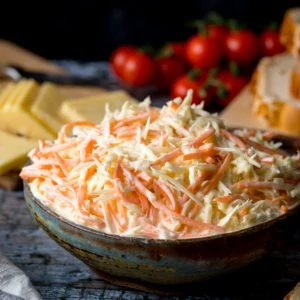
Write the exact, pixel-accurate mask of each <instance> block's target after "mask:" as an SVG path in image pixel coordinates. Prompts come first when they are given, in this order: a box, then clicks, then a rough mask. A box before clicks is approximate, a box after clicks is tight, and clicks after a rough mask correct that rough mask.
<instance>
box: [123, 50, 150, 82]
mask: <svg viewBox="0 0 300 300" xmlns="http://www.w3.org/2000/svg"><path fill="white" fill-rule="evenodd" d="M154 71H155V63H154V60H153V59H152V58H151V57H150V56H149V55H147V54H146V53H143V52H139V51H136V52H133V53H130V54H129V55H128V57H127V58H126V61H125V63H124V66H123V69H122V71H121V74H120V75H121V78H122V79H123V80H124V81H126V82H127V83H129V84H131V85H135V86H144V85H147V84H150V83H151V82H152V79H153V75H154Z"/></svg>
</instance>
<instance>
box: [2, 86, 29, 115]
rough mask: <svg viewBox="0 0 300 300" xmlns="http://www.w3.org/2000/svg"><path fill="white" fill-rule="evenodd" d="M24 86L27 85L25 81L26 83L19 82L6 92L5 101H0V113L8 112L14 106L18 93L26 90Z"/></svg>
mask: <svg viewBox="0 0 300 300" xmlns="http://www.w3.org/2000/svg"><path fill="white" fill-rule="evenodd" d="M26 85H27V80H26V81H25V80H24V81H23V80H21V81H20V82H18V83H17V84H15V85H14V86H13V88H12V89H11V90H10V91H8V94H7V95H6V99H3V100H0V102H1V103H2V105H1V107H0V109H1V110H2V111H9V110H10V109H11V108H12V107H13V106H14V103H15V101H16V98H17V97H18V95H19V94H20V92H22V90H23V89H24V87H25V88H26Z"/></svg>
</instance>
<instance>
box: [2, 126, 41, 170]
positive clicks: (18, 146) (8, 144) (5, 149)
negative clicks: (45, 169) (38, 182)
mask: <svg viewBox="0 0 300 300" xmlns="http://www.w3.org/2000/svg"><path fill="white" fill-rule="evenodd" d="M36 146H37V141H34V140H28V139H25V138H21V137H17V136H15V135H12V134H9V133H6V132H3V131H0V175H2V174H4V173H6V172H8V171H10V170H14V169H19V168H20V166H22V165H23V164H24V163H25V162H26V160H27V159H28V158H27V153H28V152H29V151H30V150H31V149H33V148H34V147H36Z"/></svg>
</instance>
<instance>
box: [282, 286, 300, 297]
mask: <svg viewBox="0 0 300 300" xmlns="http://www.w3.org/2000/svg"><path fill="white" fill-rule="evenodd" d="M299 299H300V282H298V284H297V285H296V286H295V287H294V288H293V289H292V290H291V291H290V292H289V293H288V294H287V295H286V296H285V297H284V299H283V300H299Z"/></svg>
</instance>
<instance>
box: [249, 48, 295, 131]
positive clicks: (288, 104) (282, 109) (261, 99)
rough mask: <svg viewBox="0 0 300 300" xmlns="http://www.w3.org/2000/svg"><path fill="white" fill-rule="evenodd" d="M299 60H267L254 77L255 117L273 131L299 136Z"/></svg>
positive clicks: (288, 56) (282, 57)
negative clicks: (278, 130)
mask: <svg viewBox="0 0 300 300" xmlns="http://www.w3.org/2000/svg"><path fill="white" fill-rule="evenodd" d="M299 69H300V68H298V65H297V59H296V58H295V57H294V56H293V55H291V54H289V53H282V54H278V55H275V56H273V57H264V58H262V59H261V61H260V62H259V63H258V66H257V68H256V71H255V72H254V74H253V77H252V80H251V83H250V88H251V91H252V93H253V97H254V100H253V107H252V109H253V113H254V114H255V115H256V116H259V117H262V118H264V119H265V120H266V121H267V123H268V124H269V125H270V126H271V127H274V128H278V129H280V130H281V131H285V132H287V133H291V134H296V135H299V134H300V99H299V98H298V96H297V95H299V94H300V91H299V90H300V88H299V87H300V84H299V81H300V72H299Z"/></svg>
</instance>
